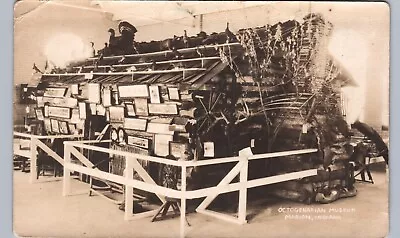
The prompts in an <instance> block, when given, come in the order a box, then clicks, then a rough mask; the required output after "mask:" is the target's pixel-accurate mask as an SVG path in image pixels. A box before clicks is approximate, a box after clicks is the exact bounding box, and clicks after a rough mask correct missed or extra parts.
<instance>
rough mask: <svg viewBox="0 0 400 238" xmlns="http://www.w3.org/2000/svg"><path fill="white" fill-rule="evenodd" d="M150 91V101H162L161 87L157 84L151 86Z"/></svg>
mask: <svg viewBox="0 0 400 238" xmlns="http://www.w3.org/2000/svg"><path fill="white" fill-rule="evenodd" d="M149 91H150V102H151V103H161V96H160V87H158V86H156V85H152V86H149Z"/></svg>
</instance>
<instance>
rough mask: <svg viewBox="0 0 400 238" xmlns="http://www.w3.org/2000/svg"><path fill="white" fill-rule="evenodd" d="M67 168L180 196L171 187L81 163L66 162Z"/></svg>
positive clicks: (146, 189) (149, 190)
mask: <svg viewBox="0 0 400 238" xmlns="http://www.w3.org/2000/svg"><path fill="white" fill-rule="evenodd" d="M64 166H65V167H66V168H67V169H70V170H73V171H77V172H80V173H84V174H87V175H90V176H93V177H97V178H100V179H104V180H107V181H112V182H115V183H119V184H124V185H128V186H132V187H134V188H137V189H140V190H143V191H147V192H151V193H155V194H160V195H163V196H168V197H171V198H181V196H182V195H181V194H182V193H181V191H177V190H174V189H171V188H166V187H162V186H159V185H153V184H148V183H145V182H142V181H139V180H128V179H126V178H125V177H123V176H120V175H116V174H111V173H107V172H104V171H101V170H96V169H91V168H87V167H84V166H81V165H77V164H72V163H66V164H65V165H64Z"/></svg>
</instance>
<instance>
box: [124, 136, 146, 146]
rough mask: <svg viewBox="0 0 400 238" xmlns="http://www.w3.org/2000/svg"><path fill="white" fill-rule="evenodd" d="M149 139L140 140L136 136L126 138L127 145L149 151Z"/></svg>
mask: <svg viewBox="0 0 400 238" xmlns="http://www.w3.org/2000/svg"><path fill="white" fill-rule="evenodd" d="M149 141H150V140H149V139H146V138H140V137H136V136H128V144H129V145H134V146H138V147H141V148H145V149H149Z"/></svg>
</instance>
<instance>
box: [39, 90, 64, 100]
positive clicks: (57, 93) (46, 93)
mask: <svg viewBox="0 0 400 238" xmlns="http://www.w3.org/2000/svg"><path fill="white" fill-rule="evenodd" d="M66 91H67V89H66V88H46V89H45V91H44V95H43V96H45V97H57V98H62V97H64V96H65V92H66Z"/></svg>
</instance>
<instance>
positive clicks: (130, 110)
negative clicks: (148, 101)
mask: <svg viewBox="0 0 400 238" xmlns="http://www.w3.org/2000/svg"><path fill="white" fill-rule="evenodd" d="M125 107H126V114H127V115H128V116H130V117H134V116H136V112H135V106H134V105H133V103H131V102H125Z"/></svg>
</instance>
